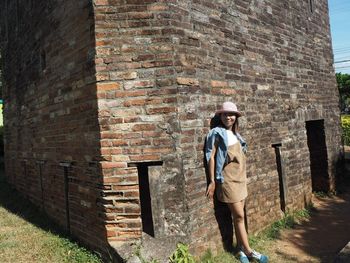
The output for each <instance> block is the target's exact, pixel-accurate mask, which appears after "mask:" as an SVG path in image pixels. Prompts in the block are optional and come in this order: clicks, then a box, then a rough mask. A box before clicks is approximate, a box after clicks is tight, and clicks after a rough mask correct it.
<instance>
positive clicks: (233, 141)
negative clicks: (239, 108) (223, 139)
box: [226, 130, 238, 146]
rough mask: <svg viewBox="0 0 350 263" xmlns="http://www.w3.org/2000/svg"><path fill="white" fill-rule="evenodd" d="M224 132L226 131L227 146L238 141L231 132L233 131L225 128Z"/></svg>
mask: <svg viewBox="0 0 350 263" xmlns="http://www.w3.org/2000/svg"><path fill="white" fill-rule="evenodd" d="M226 133H227V141H228V146H231V145H234V144H235V143H237V142H238V139H237V137H236V135H234V134H233V131H230V130H226Z"/></svg>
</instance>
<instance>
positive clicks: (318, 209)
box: [271, 191, 350, 263]
mask: <svg viewBox="0 0 350 263" xmlns="http://www.w3.org/2000/svg"><path fill="white" fill-rule="evenodd" d="M313 203H314V206H315V211H314V212H312V216H311V218H310V219H309V220H308V221H305V222H303V223H302V224H300V225H297V226H296V227H295V228H293V229H287V230H284V231H282V233H281V236H280V238H279V239H278V240H277V241H276V242H275V244H274V246H273V247H272V248H271V250H272V251H273V252H274V253H276V254H277V255H278V257H277V258H279V260H278V262H279V261H280V259H281V258H284V261H283V262H322V263H326V262H327V263H331V262H333V261H334V258H335V257H336V255H337V254H338V253H339V251H340V250H341V249H342V248H343V247H344V246H345V245H346V244H347V243H348V242H349V241H350V193H349V191H347V192H346V193H343V194H341V195H339V196H334V197H322V198H320V197H316V196H314V197H313ZM271 259H272V258H271ZM272 261H274V260H272ZM275 262H277V261H275Z"/></svg>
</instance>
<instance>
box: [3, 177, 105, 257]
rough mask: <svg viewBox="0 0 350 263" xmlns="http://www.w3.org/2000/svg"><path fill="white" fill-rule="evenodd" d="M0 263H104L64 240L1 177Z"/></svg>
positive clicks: (45, 219)
mask: <svg viewBox="0 0 350 263" xmlns="http://www.w3.org/2000/svg"><path fill="white" fill-rule="evenodd" d="M0 262H2V263H7V262H9V263H12V262H16V263H21V262H23V263H24V262H26V263H30V262H33V263H34V262H35V263H37V262H40V263H44V262H52V263H55V262H57V263H64V262H67V263H68V262H69V263H71V262H72V263H78V262H81V263H83V262H84V263H101V262H103V261H102V260H101V258H100V257H99V256H98V255H97V254H94V253H92V252H91V251H89V250H88V249H86V248H84V247H82V246H80V245H78V244H77V243H75V242H73V241H71V240H70V239H69V238H68V237H67V236H65V235H64V234H63V232H62V231H61V230H60V229H59V228H58V227H57V226H56V225H54V224H53V223H52V222H51V221H50V220H49V219H48V218H47V216H45V215H44V214H43V213H41V212H40V211H39V210H38V209H36V208H35V207H34V206H33V205H32V204H30V203H29V202H28V201H27V200H26V199H24V198H23V197H22V196H21V195H20V194H19V193H17V192H16V191H15V190H13V189H12V188H11V186H10V185H9V184H7V183H6V181H5V180H4V176H3V175H2V174H0Z"/></svg>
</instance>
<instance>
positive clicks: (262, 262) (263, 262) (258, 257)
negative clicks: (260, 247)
mask: <svg viewBox="0 0 350 263" xmlns="http://www.w3.org/2000/svg"><path fill="white" fill-rule="evenodd" d="M250 258H253V259H255V260H257V261H258V262H259V263H267V262H269V258H268V257H267V256H265V255H263V254H260V253H259V252H256V251H255V250H253V251H252V254H251V255H250Z"/></svg>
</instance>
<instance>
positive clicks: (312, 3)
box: [309, 0, 314, 13]
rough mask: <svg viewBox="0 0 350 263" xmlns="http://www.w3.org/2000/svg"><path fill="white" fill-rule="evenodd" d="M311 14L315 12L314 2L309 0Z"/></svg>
mask: <svg viewBox="0 0 350 263" xmlns="http://www.w3.org/2000/svg"><path fill="white" fill-rule="evenodd" d="M309 6H310V12H311V13H313V12H314V0H309Z"/></svg>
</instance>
